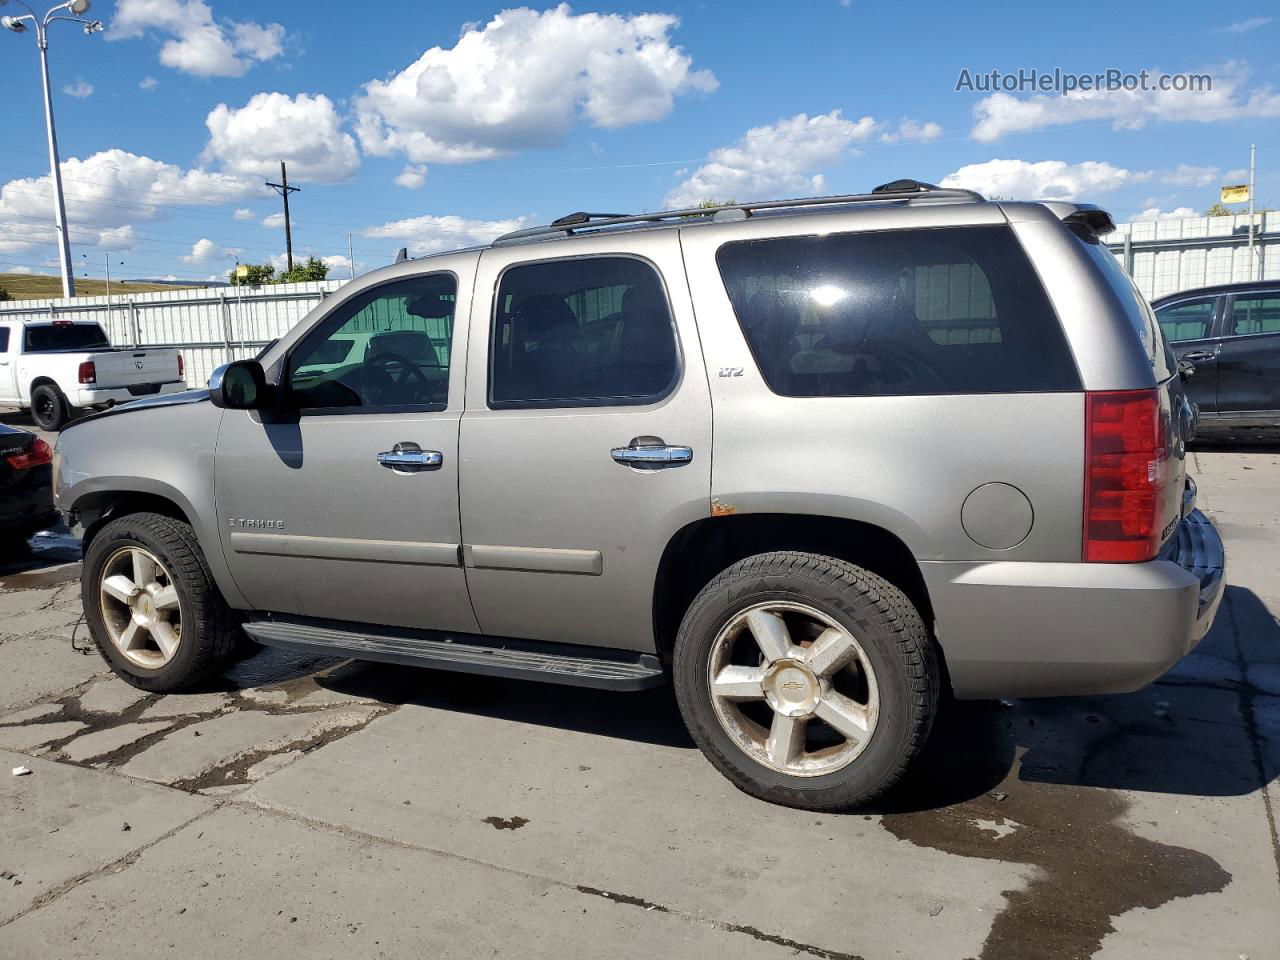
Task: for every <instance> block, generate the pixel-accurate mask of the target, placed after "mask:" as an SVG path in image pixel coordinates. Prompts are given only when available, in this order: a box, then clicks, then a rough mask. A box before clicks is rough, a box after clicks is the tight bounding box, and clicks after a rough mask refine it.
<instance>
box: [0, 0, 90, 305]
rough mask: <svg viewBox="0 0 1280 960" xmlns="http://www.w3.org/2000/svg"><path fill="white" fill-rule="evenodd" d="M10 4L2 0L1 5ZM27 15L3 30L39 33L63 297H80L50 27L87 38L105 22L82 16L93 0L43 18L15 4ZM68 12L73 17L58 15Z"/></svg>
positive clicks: (7, 20) (6, 22)
mask: <svg viewBox="0 0 1280 960" xmlns="http://www.w3.org/2000/svg"><path fill="white" fill-rule="evenodd" d="M7 2H8V0H0V5H3V4H5V3H7ZM14 2H15V3H17V4H18V6H20V7H22V9H24V10H26V11H27V12H26V13H24V14H22V15H20V16H16V17H0V26H3V27H4V28H5V29H7V30H12V31H13V32H14V33H25V32H26V30H27V22H28V21H29V22H30V23H31V25H32V26H33V27H35V32H36V46H38V47H39V48H40V76H41V78H42V79H43V80H44V123H45V129H46V130H47V132H48V134H49V173H50V175H51V176H52V178H53V197H54V200H53V224H54V228H55V230H56V231H57V234H58V258H59V260H60V261H61V262H62V295H63V296H64V297H74V296H75V295H76V281H75V277H74V276H73V275H72V272H71V243H70V241H69V239H68V238H67V208H66V205H65V204H64V203H63V201H62V168H61V167H60V166H59V165H58V136H57V134H56V133H55V132H54V129H53V96H52V95H51V93H50V91H49V24H51V23H53V22H54V21H55V20H67V21H70V22H71V23H79V24H83V25H84V32H85V33H87V34H92V33H98V32H100V31H101V30H102V21H101V20H85V19H84V17H82V16H81V14H84V13H87V12H88V11H89V0H67V2H66V3H60V4H58V5H57V6H56V7H53V8H51V9H50V10H49V11H48V12H47V13H46V14H45V15H44V17H43V18H41V17H38V16H36V12H35V11H34V10H32V9H31V8H30V7H28V6H27V5H26V3H25V2H24V0H14ZM63 10H65V11H67V12H69V13H71V14H73V16H70V17H64V16H59V15H58V14H59V13H60V12H61V11H63Z"/></svg>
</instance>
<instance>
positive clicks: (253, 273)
mask: <svg viewBox="0 0 1280 960" xmlns="http://www.w3.org/2000/svg"><path fill="white" fill-rule="evenodd" d="M240 267H244V268H245V269H246V270H247V271H248V273H247V274H245V276H243V277H240V278H237V277H236V270H238V269H239V268H240ZM227 279H228V280H229V281H230V282H231V284H232V286H235V285H236V284H240V285H242V286H246V287H257V286H261V285H262V284H264V283H275V282H276V268H275V267H273V266H271V264H269V263H242V264H240V265H239V267H236V268H235V269H233V270H232V271H231V272H230V273H228V274H227Z"/></svg>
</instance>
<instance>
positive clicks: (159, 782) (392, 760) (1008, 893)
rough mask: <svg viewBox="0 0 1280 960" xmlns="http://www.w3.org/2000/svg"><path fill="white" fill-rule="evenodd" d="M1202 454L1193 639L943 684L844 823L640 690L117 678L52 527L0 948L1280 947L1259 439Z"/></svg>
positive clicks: (6, 745) (312, 667) (372, 672)
mask: <svg viewBox="0 0 1280 960" xmlns="http://www.w3.org/2000/svg"><path fill="white" fill-rule="evenodd" d="M1195 466H1196V472H1197V476H1198V479H1199V480H1200V484H1201V486H1200V489H1201V504H1202V506H1203V507H1205V508H1206V509H1207V511H1208V512H1209V513H1210V514H1211V515H1212V516H1213V517H1214V518H1215V521H1216V522H1217V523H1218V524H1219V527H1220V529H1221V530H1222V532H1223V534H1224V538H1225V539H1226V540H1227V546H1228V552H1229V556H1228V562H1229V578H1228V579H1229V582H1230V584H1231V586H1230V588H1229V591H1228V594H1227V598H1226V600H1225V601H1224V605H1223V608H1222V612H1221V613H1220V615H1219V621H1218V623H1217V625H1216V626H1215V628H1214V630H1213V631H1212V633H1211V634H1210V636H1209V637H1208V638H1206V640H1205V641H1204V643H1202V644H1201V646H1200V647H1199V649H1198V650H1197V651H1196V652H1195V653H1194V654H1193V655H1192V656H1190V657H1188V658H1187V659H1186V660H1185V661H1183V663H1181V664H1179V665H1178V666H1177V667H1176V668H1175V669H1174V670H1173V671H1171V672H1170V674H1168V675H1167V676H1166V677H1164V678H1162V679H1161V680H1160V681H1159V682H1158V683H1156V684H1155V685H1153V686H1152V687H1150V688H1148V689H1146V690H1143V691H1140V692H1138V693H1135V694H1130V695H1127V696H1115V697H1096V698H1077V699H1070V700H1060V701H1011V702H1006V703H971V704H958V705H954V706H953V707H952V708H951V709H950V710H948V711H947V712H946V713H944V714H943V716H942V717H941V718H940V722H939V725H938V728H937V730H936V733H935V736H934V738H933V740H932V741H931V744H930V748H929V751H928V753H927V755H926V756H925V757H924V758H923V759H922V762H920V763H919V764H918V765H917V767H916V768H915V769H914V770H913V772H912V774H911V775H910V776H909V778H908V780H907V781H906V782H905V783H903V784H902V785H901V787H900V788H899V789H897V790H895V791H894V793H893V794H892V795H891V796H890V797H888V798H887V799H886V800H885V802H883V803H882V804H881V805H880V806H879V807H878V808H877V809H875V810H872V811H865V812H859V813H857V814H851V815H845V816H831V815H815V814H809V813H803V812H800V811H795V810H786V809H782V808H779V807H773V806H769V805H767V804H764V803H761V802H759V801H755V800H752V799H750V798H748V797H746V796H744V795H742V794H740V793H738V792H737V791H735V790H734V789H733V788H732V787H730V786H729V785H728V783H727V782H726V781H724V780H723V779H722V778H721V777H720V776H719V775H718V774H716V773H715V771H714V770H713V769H712V768H711V767H710V765H709V764H707V763H706V762H705V761H704V760H703V759H702V757H701V756H700V754H699V753H698V752H697V751H696V750H695V749H694V748H693V747H692V744H691V743H690V741H689V739H688V737H687V735H686V734H685V733H684V731H683V728H682V727H681V725H680V721H679V717H678V714H677V713H676V710H675V706H674V703H673V701H672V698H671V695H670V693H669V691H667V690H665V689H660V690H654V691H648V692H645V693H642V694H626V695H619V694H613V695H611V694H605V693H600V692H595V691H588V690H577V689H572V688H559V687H554V686H545V685H541V684H533V683H518V682H514V681H495V680H487V679H483V678H473V677H464V676H458V675H450V674H444V673H436V672H431V671H421V670H410V669H406V668H398V667H387V666H377V665H367V664H352V663H348V662H339V661H330V660H314V659H313V660H306V659H299V658H293V657H288V656H284V655H282V654H280V653H277V652H270V651H264V652H262V653H260V654H258V655H256V656H255V657H253V658H252V659H250V660H247V661H244V662H242V663H240V664H237V665H236V667H235V668H234V669H233V670H231V671H230V672H229V673H228V675H227V677H226V678H225V679H224V681H223V682H221V683H219V684H217V685H215V686H214V687H212V688H210V689H209V690H206V691H203V692H201V693H198V694H191V695H186V696H171V697H157V696H149V695H145V694H142V693H141V692H139V691H136V690H134V689H133V688H131V687H128V686H127V685H125V684H123V683H122V682H120V681H118V680H116V679H115V678H113V677H112V676H111V675H110V674H109V673H107V672H106V670H105V667H104V666H103V664H102V662H101V661H100V660H99V659H98V658H97V656H96V654H95V655H83V654H81V653H78V652H76V651H75V650H74V649H73V644H72V637H73V633H74V632H75V624H76V621H77V619H78V615H79V594H78V589H79V588H78V582H77V581H76V579H75V578H76V576H77V573H78V568H77V564H76V563H75V561H74V552H73V551H72V550H71V549H70V545H68V544H67V543H65V542H60V541H58V540H57V539H56V538H46V540H45V541H43V542H41V543H40V545H39V546H38V548H37V551H36V554H35V556H34V557H33V558H31V559H29V560H25V561H22V562H19V563H13V564H9V565H8V566H4V567H0V753H2V754H3V755H2V756H0V765H2V766H0V958H6V960H7V958H23V960H27V958H36V957H58V958H62V957H68V958H71V957H101V956H115V955H124V954H126V953H128V954H129V955H131V956H134V957H149V956H160V955H168V954H176V953H181V954H184V955H187V956H190V957H193V958H203V957H214V956H217V957H219V958H221V957H225V956H229V955H238V956H243V957H246V958H256V957H275V956H306V957H308V958H311V957H343V958H349V957H353V956H357V957H387V958H393V957H394V958H399V957H415V958H417V957H421V956H424V955H430V956H442V957H477V956H498V955H504V956H505V955H518V956H522V957H540V956H555V957H558V958H563V957H576V956H583V957H587V956H589V957H599V956H617V957H632V956H634V957H643V958H646V960H648V958H651V957H653V956H663V957H708V956H722V955H726V954H733V955H735V956H741V957H744V958H754V957H761V958H769V957H790V956H806V957H820V958H853V957H860V958H866V960H879V958H896V957H920V958H934V957H939V958H951V957H955V958H960V957H981V958H983V960H996V958H1015V957H1016V958H1022V957H1028V956H1035V957H1041V958H1074V957H1088V956H1100V957H1116V958H1121V957H1123V958H1141V957H1152V958H1154V957H1161V958H1181V957H1186V958H1197V960H1198V958H1202V957H1207V956H1218V957H1226V958H1239V957H1241V956H1246V957H1249V958H1252V960H1259V958H1267V957H1275V956H1278V955H1280V947H1278V946H1277V944H1280V852H1278V849H1277V843H1276V829H1275V821H1274V818H1275V814H1276V812H1277V808H1278V807H1280V792H1278V791H1277V787H1276V778H1277V776H1278V775H1280V625H1278V624H1277V621H1276V618H1275V615H1274V611H1277V610H1280V550H1278V549H1277V544H1280V455H1277V454H1275V453H1267V452H1249V453H1231V452H1221V451H1213V452H1200V453H1197V454H1196V456H1195ZM80 633H81V635H82V634H83V629H81V631H80ZM81 639H82V636H81ZM19 764H25V765H26V766H29V767H30V768H31V769H32V770H33V773H32V774H31V775H30V776H25V777H13V776H11V775H10V774H9V769H10V768H11V767H13V766H17V765H19Z"/></svg>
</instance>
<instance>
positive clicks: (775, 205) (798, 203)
mask: <svg viewBox="0 0 1280 960" xmlns="http://www.w3.org/2000/svg"><path fill="white" fill-rule="evenodd" d="M908 183H909V184H911V186H909V187H905V188H903V189H886V188H897V187H899V185H905V184H908ZM923 197H929V198H930V199H934V198H936V199H953V200H970V201H982V200H985V199H986V198H985V197H983V196H982V194H980V193H977V192H976V191H973V190H960V189H953V188H948V187H935V186H933V185H932V184H924V183H920V182H919V181H902V180H899V181H894V182H893V183H891V184H885V185H884V186H883V187H877V188H876V189H875V190H874V191H872V192H871V193H847V194H839V195H836V196H830V197H799V198H795V199H791V200H764V201H760V202H758V203H725V204H718V205H716V206H709V207H686V208H685V209H682V210H659V211H657V212H655V213H637V214H629V215H619V216H608V215H600V214H586V213H574V214H569V215H568V216H564V217H561V218H560V219H559V220H555V221H553V222H552V223H550V224H548V225H546V226H541V227H525V228H524V229H522V230H515V231H513V232H511V233H506V234H503V235H502V236H500V237H498V238H497V239H496V240H494V241H493V242H494V243H495V244H498V243H508V242H512V241H516V240H528V239H532V238H534V237H539V236H548V235H551V234H559V235H561V236H566V237H567V236H570V235H571V234H574V233H578V232H580V231H583V230H595V229H597V228H600V227H613V226H618V225H620V224H628V223H661V222H663V221H666V220H684V219H690V218H693V217H714V216H715V215H716V214H717V213H720V212H721V211H725V210H735V211H741V212H742V213H743V214H745V215H747V216H750V215H751V214H752V213H754V212H755V211H757V210H779V209H785V208H788V207H817V206H825V205H828V204H842V203H871V202H880V203H883V202H888V201H901V200H916V199H920V198H923Z"/></svg>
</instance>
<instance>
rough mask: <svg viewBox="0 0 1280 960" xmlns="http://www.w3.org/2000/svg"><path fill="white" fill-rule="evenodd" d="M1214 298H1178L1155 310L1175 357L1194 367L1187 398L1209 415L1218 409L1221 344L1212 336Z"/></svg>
mask: <svg viewBox="0 0 1280 960" xmlns="http://www.w3.org/2000/svg"><path fill="white" fill-rule="evenodd" d="M1217 308H1218V298H1217V297H1196V298H1194V299H1191V300H1177V301H1174V302H1173V303H1170V304H1166V305H1165V306H1163V307H1161V308H1160V309H1159V310H1157V311H1156V319H1157V320H1158V321H1159V322H1160V329H1161V330H1162V331H1163V332H1164V338H1165V340H1167V341H1168V342H1169V346H1170V348H1171V349H1172V350H1173V355H1174V356H1175V357H1176V358H1177V359H1178V360H1187V361H1190V363H1191V364H1192V365H1193V366H1194V367H1195V368H1196V370H1195V373H1194V374H1192V376H1191V379H1190V380H1189V381H1188V382H1187V399H1189V400H1191V401H1192V402H1193V403H1195V404H1196V406H1198V407H1199V408H1200V412H1201V413H1202V414H1207V415H1208V416H1209V417H1210V418H1212V417H1213V416H1214V415H1215V414H1217V412H1218V352H1219V349H1220V347H1221V344H1220V343H1219V342H1218V338H1217V337H1215V336H1214V314H1215V313H1216V312H1217Z"/></svg>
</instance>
